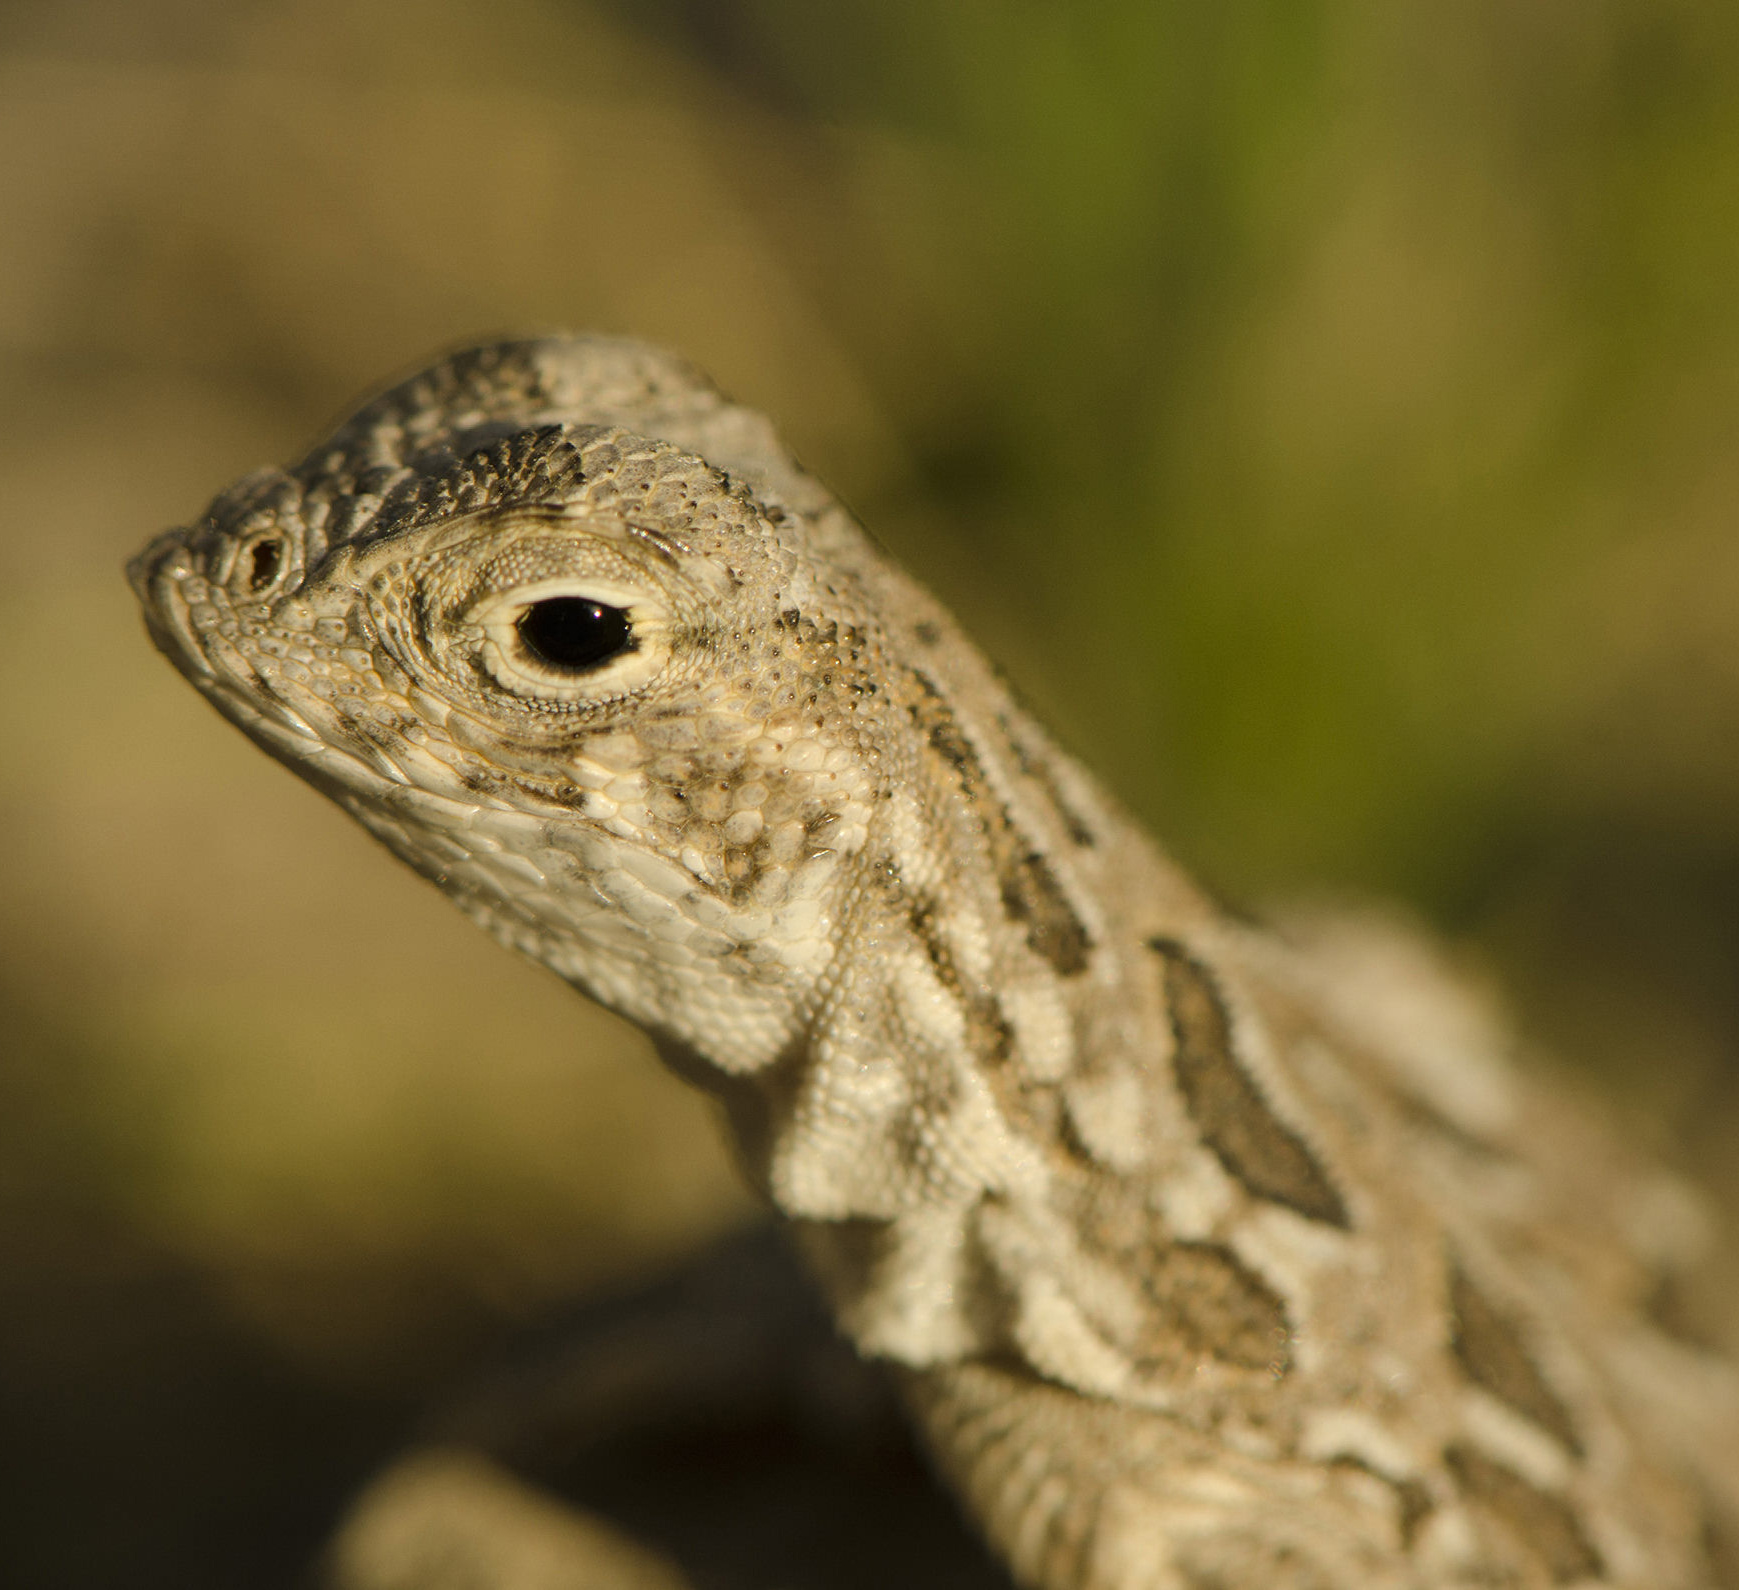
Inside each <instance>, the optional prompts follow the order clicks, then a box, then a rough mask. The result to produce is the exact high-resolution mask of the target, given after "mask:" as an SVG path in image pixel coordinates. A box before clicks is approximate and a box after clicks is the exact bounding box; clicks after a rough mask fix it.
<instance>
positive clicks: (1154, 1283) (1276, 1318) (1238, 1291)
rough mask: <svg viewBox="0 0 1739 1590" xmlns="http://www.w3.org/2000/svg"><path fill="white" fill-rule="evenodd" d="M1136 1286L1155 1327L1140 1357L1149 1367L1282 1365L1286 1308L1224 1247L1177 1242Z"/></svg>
mask: <svg viewBox="0 0 1739 1590" xmlns="http://www.w3.org/2000/svg"><path fill="white" fill-rule="evenodd" d="M1143 1282H1144V1285H1145V1286H1146V1289H1147V1293H1148V1296H1149V1297H1150V1298H1151V1299H1152V1300H1153V1303H1154V1305H1155V1311H1156V1318H1157V1323H1156V1325H1155V1326H1154V1327H1153V1328H1152V1329H1151V1330H1150V1331H1149V1332H1148V1336H1149V1338H1150V1339H1149V1340H1148V1341H1147V1342H1145V1343H1143V1344H1142V1346H1141V1355H1142V1357H1143V1359H1144V1360H1146V1361H1147V1362H1148V1363H1149V1364H1150V1365H1152V1366H1153V1367H1159V1368H1171V1369H1184V1368H1188V1366H1189V1364H1190V1363H1191V1362H1192V1361H1193V1360H1196V1359H1199V1358H1201V1357H1203V1356H1211V1357H1214V1358H1218V1359H1221V1360H1223V1361H1224V1362H1226V1363H1232V1364H1238V1365H1240V1366H1241V1367H1243V1368H1245V1369H1266V1370H1268V1371H1270V1372H1271V1373H1274V1374H1280V1373H1283V1372H1284V1371H1285V1370H1286V1369H1287V1368H1288V1367H1289V1365H1290V1361H1291V1352H1290V1344H1291V1337H1292V1327H1291V1323H1290V1322H1289V1321H1288V1319H1287V1317H1286V1305H1285V1303H1284V1302H1283V1301H1282V1300H1281V1298H1280V1297H1279V1295H1278V1294H1277V1293H1276V1292H1275V1291H1274V1289H1273V1288H1272V1287H1271V1286H1269V1285H1268V1283H1267V1282H1266V1281H1264V1280H1263V1279H1262V1278H1261V1277H1260V1276H1259V1275H1256V1274H1254V1273H1253V1272H1252V1271H1251V1270H1249V1269H1248V1268H1247V1267H1246V1266H1245V1265H1244V1264H1243V1263H1242V1262H1241V1261H1240V1260H1239V1258H1238V1256H1237V1255H1236V1254H1234V1253H1233V1252H1232V1251H1231V1249H1230V1248H1225V1247H1222V1246H1220V1245H1219V1244H1218V1243H1212V1242H1178V1243H1174V1244H1172V1245H1171V1246H1170V1247H1165V1248H1159V1249H1156V1250H1155V1251H1154V1252H1153V1253H1152V1255H1151V1257H1150V1258H1149V1260H1148V1263H1147V1265H1146V1267H1145V1271H1144V1275H1143Z"/></svg>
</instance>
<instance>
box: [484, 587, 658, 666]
mask: <svg viewBox="0 0 1739 1590" xmlns="http://www.w3.org/2000/svg"><path fill="white" fill-rule="evenodd" d="M513 627H514V629H515V630H517V631H518V633H519V641H520V644H521V645H522V646H524V647H525V649H526V651H528V652H529V653H530V654H531V656H532V658H533V660H534V661H536V662H540V663H542V664H543V666H544V667H546V668H551V669H554V670H555V671H556V672H558V673H575V674H582V673H589V672H590V671H591V670H592V669H594V668H596V667H598V666H599V665H600V664H601V663H606V662H608V661H609V660H610V659H611V658H612V657H616V656H620V655H621V653H623V652H625V651H627V650H628V648H629V647H631V646H632V645H633V644H634V629H633V626H632V625H630V624H629V622H628V615H627V614H626V613H625V612H623V610H622V609H621V608H619V607H611V606H610V605H609V604H608V603H607V602H594V601H591V600H590V599H588V598H587V597H584V596H552V597H549V598H548V599H547V600H545V601H542V602H533V603H532V604H531V606H530V607H528V608H526V610H525V611H524V612H523V613H521V614H520V615H519V619H518V621H517V622H516V623H515V624H514V626H513Z"/></svg>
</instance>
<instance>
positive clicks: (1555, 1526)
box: [1443, 1444, 1606, 1584]
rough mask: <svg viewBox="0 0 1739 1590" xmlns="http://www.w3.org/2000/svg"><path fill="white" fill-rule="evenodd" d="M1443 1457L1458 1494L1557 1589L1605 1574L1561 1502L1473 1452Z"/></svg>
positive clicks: (1453, 1451)
mask: <svg viewBox="0 0 1739 1590" xmlns="http://www.w3.org/2000/svg"><path fill="white" fill-rule="evenodd" d="M1443 1456H1444V1459H1445V1461H1446V1462H1447V1463H1448V1464H1449V1472H1450V1473H1451V1474H1453V1475H1454V1476H1455V1483H1456V1484H1457V1485H1459V1486H1460V1487H1461V1492H1462V1494H1463V1495H1464V1496H1466V1497H1467V1499H1468V1500H1469V1501H1471V1502H1475V1503H1477V1504H1478V1505H1479V1506H1480V1507H1481V1508H1482V1509H1483V1510H1484V1511H1485V1512H1487V1513H1489V1514H1490V1515H1491V1516H1492V1517H1494V1518H1495V1519H1497V1520H1498V1521H1499V1522H1500V1523H1501V1524H1502V1525H1503V1526H1504V1527H1505V1528H1506V1529H1507V1530H1508V1531H1509V1532H1510V1533H1511V1534H1512V1535H1514V1536H1515V1538H1516V1540H1517V1541H1518V1542H1519V1543H1520V1544H1521V1545H1522V1546H1523V1547H1525V1548H1526V1549H1527V1550H1528V1551H1530V1552H1532V1553H1533V1554H1534V1556H1536V1557H1538V1558H1539V1559H1540V1561H1541V1562H1543V1563H1544V1564H1545V1565H1546V1570H1547V1572H1549V1573H1550V1574H1551V1576H1552V1578H1553V1579H1554V1580H1555V1581H1556V1582H1557V1583H1558V1584H1571V1583H1574V1582H1575V1581H1576V1580H1578V1579H1597V1578H1599V1577H1600V1575H1601V1574H1602V1573H1604V1572H1605V1571H1606V1569H1605V1564H1604V1563H1603V1562H1602V1561H1601V1559H1600V1553H1599V1552H1598V1551H1596V1550H1595V1549H1594V1545H1593V1542H1591V1541H1590V1540H1589V1539H1588V1536H1587V1535H1586V1534H1585V1533H1584V1532H1583V1529H1582V1525H1581V1523H1580V1521H1579V1520H1578V1519H1577V1517H1576V1515H1575V1514H1574V1513H1573V1512H1572V1511H1571V1510H1570V1508H1569V1506H1568V1504H1567V1503H1566V1502H1565V1501H1564V1500H1563V1499H1562V1498H1561V1497H1557V1496H1552V1495H1549V1494H1548V1493H1547V1492H1545V1491H1542V1490H1540V1489H1539V1488H1538V1487H1537V1486H1535V1485H1533V1484H1530V1483H1529V1482H1528V1481H1527V1480H1525V1479H1523V1478H1522V1477H1521V1475H1519V1474H1517V1473H1516V1472H1515V1471H1514V1470H1512V1469H1507V1468H1505V1467H1504V1466H1503V1464H1501V1463H1497V1462H1494V1461H1493V1460H1492V1459H1491V1458H1488V1457H1487V1456H1486V1455H1485V1454H1484V1453H1483V1452H1480V1451H1479V1450H1477V1449H1476V1448H1474V1447H1471V1446H1466V1445H1459V1444H1458V1445H1456V1446H1452V1447H1450V1448H1449V1449H1448V1451H1446V1452H1445V1453H1444V1454H1443Z"/></svg>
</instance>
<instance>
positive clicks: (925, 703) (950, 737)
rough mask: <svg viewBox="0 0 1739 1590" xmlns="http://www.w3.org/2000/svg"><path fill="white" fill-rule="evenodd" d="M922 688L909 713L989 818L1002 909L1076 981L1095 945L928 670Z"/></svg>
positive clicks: (917, 674) (915, 677) (917, 676)
mask: <svg viewBox="0 0 1739 1590" xmlns="http://www.w3.org/2000/svg"><path fill="white" fill-rule="evenodd" d="M908 672H909V673H910V675H911V679H912V682H913V683H914V684H915V685H916V686H917V687H918V694H917V697H916V699H915V700H914V701H913V702H912V703H911V705H910V707H909V708H908V709H907V710H908V711H909V712H910V713H911V716H912V722H913V724H914V725H915V726H916V727H917V728H918V729H919V730H920V732H922V734H923V735H924V737H925V739H926V740H927V741H928V743H929V746H930V749H931V750H932V751H934V752H935V753H936V754H937V755H938V756H939V757H941V758H942V760H943V761H944V762H946V763H947V764H948V765H949V767H951V768H952V769H953V770H954V773H955V775H956V777H957V778H958V779H959V781H960V788H961V790H962V792H963V793H964V794H965V795H966V796H967V798H968V799H970V800H972V801H973V802H974V803H975V804H976V805H977V807H978V809H979V810H980V811H981V812H982V813H983V820H984V826H985V838H986V840H987V841H988V843H989V845H990V853H991V859H992V863H993V865H994V866H995V868H996V878H997V884H998V886H999V888H1000V890H1001V893H1002V906H1003V909H1004V910H1005V911H1006V912H1008V914H1009V916H1010V917H1011V918H1012V919H1013V920H1014V921H1016V922H1019V923H1021V924H1022V925H1024V926H1025V928H1026V938H1027V944H1028V945H1029V946H1030V947H1031V949H1032V951H1033V953H1034V954H1035V955H1042V956H1043V957H1044V958H1045V959H1046V960H1047V961H1049V962H1050V963H1051V965H1052V967H1053V968H1054V969H1055V970H1056V972H1057V975H1058V976H1059V977H1074V976H1076V975H1078V974H1079V973H1081V972H1084V971H1085V970H1086V969H1087V954H1088V951H1090V950H1091V949H1092V948H1093V941H1092V939H1091V938H1090V937H1089V936H1088V934H1087V929H1086V928H1085V927H1084V926H1083V925H1082V922H1081V919H1080V918H1079V917H1078V916H1076V915H1075V912H1074V908H1073V907H1072V906H1071V905H1070V904H1069V901H1068V898H1067V896H1066V895H1064V893H1063V889H1062V885H1061V884H1059V883H1058V882H1057V875H1056V874H1055V873H1054V872H1053V871H1052V870H1051V867H1050V864H1049V863H1048V862H1047V861H1046V860H1045V859H1044V857H1043V856H1042V855H1040V854H1039V853H1038V852H1037V851H1036V850H1034V849H1033V847H1032V843H1031V841H1030V840H1028V839H1027V838H1026V837H1025V836H1024V835H1023V834H1022V833H1021V832H1020V830H1019V829H1018V828H1017V827H1016V826H1015V823H1014V819H1013V818H1012V817H1010V816H1009V814H1008V812H1007V811H1006V810H1004V809H1003V807H1002V806H1001V805H999V804H997V803H995V802H994V801H991V800H988V799H986V798H985V797H986V780H985V776H984V768H983V765H982V764H981V763H980V762H979V760H978V753H977V752H976V751H975V750H973V748H972V742H971V741H970V740H968V739H967V737H966V731H965V730H964V729H962V728H961V727H960V721H959V719H958V718H956V717H955V716H954V713H953V710H952V709H951V708H950V707H949V705H948V702H947V700H946V699H945V698H944V697H943V695H942V692H941V690H940V689H939V688H938V687H937V685H936V683H935V681H934V680H932V679H930V678H929V676H928V675H926V674H925V673H924V672H923V671H922V670H920V669H917V668H913V669H910V670H908Z"/></svg>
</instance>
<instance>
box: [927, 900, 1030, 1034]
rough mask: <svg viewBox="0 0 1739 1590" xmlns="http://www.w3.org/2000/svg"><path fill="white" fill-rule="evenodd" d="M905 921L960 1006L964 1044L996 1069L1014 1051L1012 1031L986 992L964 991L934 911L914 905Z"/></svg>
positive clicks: (962, 981)
mask: <svg viewBox="0 0 1739 1590" xmlns="http://www.w3.org/2000/svg"><path fill="white" fill-rule="evenodd" d="M908 920H909V921H910V922H911V924H912V931H913V932H914V933H916V934H917V936H918V942H919V943H921V944H922V945H923V946H924V954H925V955H926V956H927V957H928V958H929V962H930V966H931V969H932V970H933V971H934V972H935V973H936V976H937V978H938V979H939V980H940V981H941V983H942V986H943V987H944V988H946V989H947V990H948V992H949V993H951V994H952V995H954V997H955V998H956V999H957V1000H958V1001H959V1002H960V1009H961V1011H962V1013H963V1014H964V1015H965V1017H966V1042H967V1045H968V1046H969V1047H970V1048H971V1050H972V1052H973V1054H975V1055H976V1056H977V1057H978V1058H979V1059H980V1060H981V1061H983V1062H984V1063H985V1064H986V1065H991V1066H996V1065H1000V1064H1001V1063H1002V1062H1003V1061H1004V1060H1006V1059H1007V1058H1008V1057H1009V1054H1010V1053H1011V1052H1012V1050H1013V1048H1014V1030H1013V1028H1011V1027H1010V1026H1009V1024H1008V1020H1007V1018H1006V1017H1005V1016H1004V1015H1003V1013H1002V1007H1001V1006H1000V1005H998V1004H997V1002H996V1000H995V998H994V997H993V996H992V995H991V994H990V992H989V991H988V990H986V989H983V988H974V987H968V986H967V984H966V982H965V980H964V979H963V978H962V977H961V975H960V968H959V967H958V965H956V964H955V960H954V952H953V951H952V950H950V949H949V948H948V944H947V941H946V940H945V939H944V938H943V937H942V932H941V924H940V923H939V922H938V921H937V919H936V907H935V905H934V904H933V903H932V902H931V901H929V900H920V901H919V902H918V903H917V904H915V905H914V906H913V907H912V909H911V911H910V913H909V914H908Z"/></svg>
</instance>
